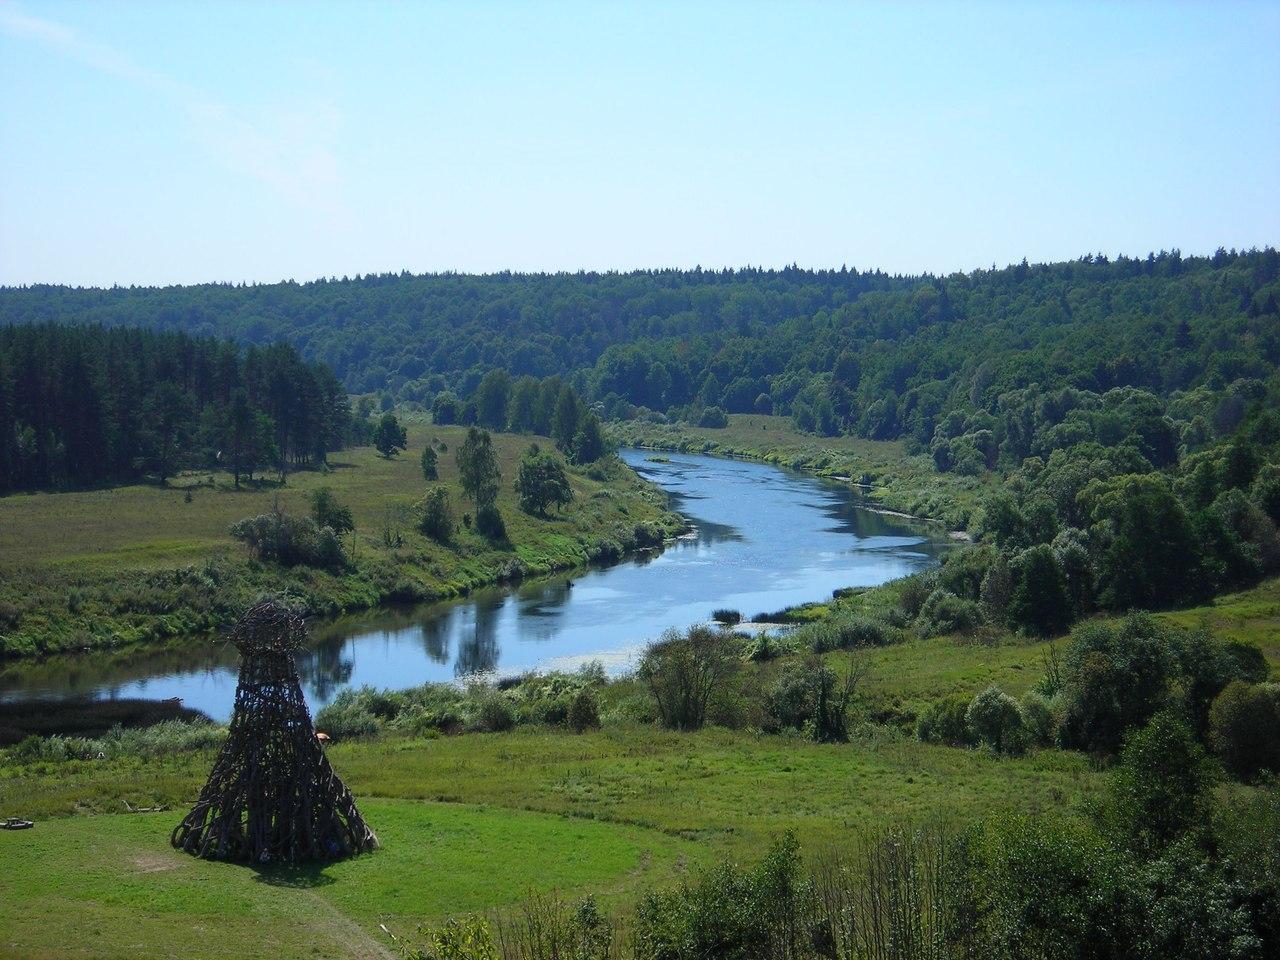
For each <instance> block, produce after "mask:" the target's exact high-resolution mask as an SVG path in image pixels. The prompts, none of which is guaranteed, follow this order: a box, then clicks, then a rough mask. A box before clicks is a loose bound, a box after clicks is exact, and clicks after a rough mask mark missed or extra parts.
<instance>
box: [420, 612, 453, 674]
mask: <svg viewBox="0 0 1280 960" xmlns="http://www.w3.org/2000/svg"><path fill="white" fill-rule="evenodd" d="M457 615H458V611H457V608H454V609H451V610H450V611H449V612H448V614H447V615H445V616H431V617H427V618H426V619H425V620H423V621H422V623H420V624H419V625H418V631H419V632H418V636H419V638H420V639H421V641H422V649H423V651H424V652H425V653H426V655H427V656H428V657H429V658H430V659H431V660H433V661H435V662H436V663H448V662H449V623H450V622H451V621H452V620H453V619H454V618H455V617H456V616H457Z"/></svg>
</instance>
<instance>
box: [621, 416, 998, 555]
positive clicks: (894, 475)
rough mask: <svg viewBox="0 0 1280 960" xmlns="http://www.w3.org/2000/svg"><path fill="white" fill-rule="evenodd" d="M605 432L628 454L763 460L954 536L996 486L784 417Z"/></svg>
mask: <svg viewBox="0 0 1280 960" xmlns="http://www.w3.org/2000/svg"><path fill="white" fill-rule="evenodd" d="M608 430H609V434H610V436H611V437H612V438H613V439H614V440H615V441H616V442H617V443H619V444H622V445H624V446H629V447H637V448H640V449H649V450H664V451H672V452H678V453H707V454H714V455H716V456H723V457H737V458H741V459H746V460H758V461H761V462H763V463H772V464H776V465H777V466H782V467H788V468H790V469H793V470H803V471H806V472H809V473H813V474H816V475H818V476H821V477H825V478H827V479H830V480H836V481H840V482H843V483H848V484H850V485H852V486H854V487H856V488H858V489H859V490H861V491H862V493H863V494H864V495H865V497H866V499H867V501H868V508H869V509H882V510H886V511H889V512H890V514H891V515H898V516H903V517H909V518H911V519H919V520H927V521H930V522H934V523H940V524H944V525H945V526H946V527H947V528H948V530H951V531H961V532H963V531H965V530H967V529H968V528H969V527H970V525H971V523H972V521H973V519H974V515H975V510H976V508H977V506H978V503H979V501H980V500H981V499H982V497H983V496H984V495H985V494H986V493H987V492H989V491H990V490H992V489H994V488H995V487H996V486H997V485H998V482H999V481H998V478H997V477H996V475H995V474H992V473H987V474H983V475H980V476H975V477H965V476H960V475H958V474H954V473H940V472H939V471H938V470H936V469H935V468H934V465H933V461H932V460H931V459H930V458H929V457H928V456H924V455H915V456H912V455H911V454H909V453H907V451H906V448H905V446H904V445H903V443H902V441H899V440H893V441H886V440H866V439H863V438H861V437H847V436H841V437H819V436H814V435H813V434H807V433H802V432H801V431H799V430H797V429H796V428H795V425H794V424H792V422H791V421H790V419H788V418H786V417H772V416H764V415H762V414H731V415H730V416H729V425H728V426H727V427H721V428H712V427H693V426H689V425H687V424H655V423H648V422H646V421H641V420H626V421H615V422H612V423H610V424H609V425H608Z"/></svg>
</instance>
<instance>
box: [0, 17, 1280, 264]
mask: <svg viewBox="0 0 1280 960" xmlns="http://www.w3.org/2000/svg"><path fill="white" fill-rule="evenodd" d="M1277 243H1280V3H1276V2H1271V3H1228V2H1218V3H1204V4H1170V3H1154V2H1152V3H1139V2H1134V3H1099V4H1091V3H1084V2H1073V3H1062V4H1054V3H1017V4H1015V3H996V4H976V3H965V4H960V3H956V4H946V5H943V4H899V3H895V4H837V3H812V4H806V3H797V2H787V3H783V2H779V3H769V4H766V3H749V2H746V3H744V2H736V3H723V4H720V3H674V2H673V3H644V4H641V3H636V4H612V3H600V2H597V3H583V4H570V3H545V4H543V3H533V2H522V3H483V2H481V3H465V4H464V3H461V2H458V3H451V4H443V3H442V4H428V3H385V4H374V3H368V2H364V3H356V2H352V3H315V2H308V3H305V4H303V3H283V4H275V5H267V4H262V3H247V2H245V3H227V2H218V3H212V2H206V3H199V4H186V3H175V2H159V0H157V2H150V3H119V2H95V3H88V2H79V3H37V2H32V0H25V2H11V0H0V283H4V284H16V283H29V282H38V281H44V282H64V283H74V284H110V283H115V282H118V283H124V284H128V283H176V282H195V281H203V280H232V281H240V280H265V281H273V280H278V279H282V278H286V277H293V278H297V279H310V278H313V277H317V276H341V275H344V274H356V273H364V272H374V271H384V270H401V269H409V270H413V271H428V270H449V269H452V270H463V271H491V270H501V269H514V270H576V269H580V268H587V269H608V268H617V269H627V268H632V267H649V266H684V267H688V266H693V265H695V264H702V265H703V266H724V265H729V266H740V265H744V264H763V265H771V266H780V265H783V264H787V263H791V262H793V261H794V262H797V263H799V264H802V265H805V266H839V265H840V264H842V263H845V264H849V265H851V266H858V267H862V268H867V267H882V268H884V269H887V270H891V271H903V272H917V271H922V270H930V271H934V272H949V271H952V270H960V269H972V268H974V267H979V266H987V265H990V264H991V263H993V262H994V263H998V264H1001V265H1003V264H1005V263H1009V262H1014V261H1017V260H1019V259H1021V258H1022V257H1024V256H1025V257H1028V258H1029V259H1031V260H1054V259H1063V258H1069V257H1074V256H1077V255H1079V254H1081V253H1084V252H1086V251H1103V252H1106V253H1109V254H1114V253H1117V252H1125V253H1129V254H1144V253H1145V252H1146V251H1148V250H1149V249H1157V250H1158V249H1160V248H1173V247H1179V248H1181V249H1182V250H1183V251H1184V252H1187V253H1200V252H1208V251H1212V250H1213V249H1214V248H1215V247H1217V246H1219V245H1223V246H1227V247H1231V246H1235V247H1249V246H1254V245H1258V246H1261V245H1264V244H1273V245H1274V244H1277Z"/></svg>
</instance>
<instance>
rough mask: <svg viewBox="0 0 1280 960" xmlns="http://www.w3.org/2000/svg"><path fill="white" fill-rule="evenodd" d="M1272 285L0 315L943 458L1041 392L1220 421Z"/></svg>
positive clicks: (1277, 267)
mask: <svg viewBox="0 0 1280 960" xmlns="http://www.w3.org/2000/svg"><path fill="white" fill-rule="evenodd" d="M1278 298H1280V253H1277V251H1276V250H1274V249H1271V248H1267V249H1265V250H1262V251H1248V252H1239V253H1238V252H1235V251H1226V250H1219V251H1218V252H1217V253H1215V254H1214V255H1213V256H1211V257H1182V256H1181V255H1180V254H1179V253H1178V252H1177V251H1174V252H1172V253H1165V252H1162V253H1160V254H1158V255H1157V254H1149V255H1148V256H1146V257H1143V258H1128V257H1120V258H1116V259H1114V260H1109V259H1107V258H1105V257H1102V256H1086V257H1082V258H1080V259H1079V260H1075V261H1071V262H1066V263H1056V264H1043V265H1030V264H1027V263H1025V262H1023V263H1021V264H1018V265H1016V266H1012V267H1008V268H1006V269H1000V270H997V269H991V270H978V271H975V272H973V273H969V274H952V275H949V276H945V277H941V276H929V275H925V276H915V277H909V276H890V275H887V274H885V273H883V272H880V271H874V272H859V271H857V270H849V269H841V270H838V271H813V270H801V269H798V268H794V267H792V268H788V269H785V270H778V271H774V270H759V269H744V270H725V271H704V270H691V271H678V270H662V271H640V272H633V273H625V274H621V273H604V274H599V273H577V274H553V275H524V274H491V275H484V276H470V275H459V274H438V275H425V276H415V275H410V274H383V275H376V276H374V275H370V276H365V277H357V278H355V279H346V278H344V279H342V280H320V281H316V282H313V283H305V284H298V283H293V282H288V283H281V284H274V285H255V286H243V285H240V286H234V285H226V284H221V285H220V284H210V285H202V286H190V287H167V288H138V287H130V288H119V287H117V288H111V289H101V290H100V289H79V288H68V287H53V286H31V287H22V288H7V289H3V290H0V323H3V322H9V323H41V322H48V321H56V322H77V323H99V324H104V325H108V326H116V325H133V324H140V325H143V326H148V327H153V328H159V329H165V330H181V331H185V332H188V333H192V334H195V335H206V336H207V335H214V336H220V337H230V338H232V339H235V340H237V341H240V342H243V343H248V344H269V343H275V342H277V341H284V342H287V343H289V344H291V345H293V346H294V347H295V348H296V349H297V350H298V351H299V352H300V354H301V355H302V356H303V357H305V358H307V359H309V360H312V361H318V362H322V363H324V364H326V365H328V366H329V367H330V368H332V369H333V371H334V372H335V373H336V374H337V376H338V377H339V378H341V380H342V381H343V383H344V384H345V386H346V387H347V389H348V390H349V391H351V392H354V393H368V392H385V393H387V394H388V395H389V396H390V397H391V398H392V399H393V400H395V401H398V402H409V403H422V404H430V403H431V402H432V400H433V399H434V397H435V396H436V394H438V393H440V392H441V391H443V390H446V389H448V390H451V391H452V392H454V393H456V394H458V395H459V396H461V397H464V398H465V397H468V396H470V394H471V393H472V392H473V391H474V390H475V388H476V387H477V386H478V385H479V383H480V380H481V379H482V378H483V376H484V375H485V373H487V372H488V371H490V370H492V369H495V368H500V369H504V370H506V371H508V372H509V373H510V374H511V375H512V376H513V377H519V376H522V375H530V376H535V377H547V376H551V375H560V376H563V377H565V378H566V379H567V380H568V381H570V382H571V383H572V384H573V385H574V386H575V387H576V388H577V389H578V391H579V392H580V393H582V394H583V395H584V396H587V397H588V398H590V399H592V400H595V401H597V402H600V403H601V404H603V407H604V411H605V412H606V413H607V414H608V415H609V416H612V417H621V416H629V415H636V414H637V413H638V414H639V415H653V416H666V417H672V418H684V419H690V420H697V419H700V418H701V417H702V415H703V412H704V411H705V410H706V409H713V410H714V409H717V408H718V409H723V410H726V411H728V412H730V413H734V412H752V411H755V412H772V413H779V414H783V415H791V416H794V417H795V418H796V421H797V423H798V424H799V425H800V426H802V427H803V428H805V429H809V430H813V431H816V432H820V433H856V434H860V435H863V436H868V437H876V438H883V439H892V438H897V437H906V438H909V439H910V440H911V441H912V442H913V443H914V444H917V445H919V446H921V447H927V446H930V445H934V444H935V442H936V448H941V447H942V446H945V447H946V449H945V450H943V451H942V452H941V453H939V454H938V459H939V465H940V466H943V467H944V468H948V469H949V468H952V467H953V466H957V465H958V466H960V468H961V469H973V468H974V467H975V466H976V458H977V457H978V456H982V457H984V458H986V459H987V460H992V459H994V458H999V457H1001V456H1005V457H1006V459H1008V460H1009V461H1010V462H1013V463H1015V464H1016V463H1017V462H1018V461H1019V460H1020V458H1021V457H1022V456H1025V455H1026V454H1027V453H1029V452H1035V451H1034V450H1033V447H1034V436H1033V434H1034V427H1035V425H1032V427H1033V429H1032V432H1031V433H1030V434H1028V433H1027V423H1026V421H1027V419H1028V418H1029V417H1031V416H1033V415H1035V414H1036V413H1037V411H1036V410H1035V400H1034V397H1035V396H1037V395H1039V394H1040V393H1042V392H1046V391H1050V390H1056V389H1063V388H1068V389H1071V390H1074V391H1081V392H1083V393H1085V394H1092V395H1098V396H1101V395H1103V394H1106V393H1107V392H1108V391H1111V390H1114V389H1121V390H1141V391H1146V392H1149V393H1150V394H1152V395H1154V396H1156V397H1159V398H1169V397H1171V396H1172V395H1173V394H1175V393H1178V392H1182V393H1188V394H1190V395H1191V399H1189V400H1186V401H1184V402H1183V404H1182V406H1181V407H1180V408H1179V409H1178V410H1175V411H1174V413H1175V414H1178V415H1179V419H1185V421H1186V423H1188V424H1194V429H1196V430H1204V429H1206V428H1214V427H1217V428H1219V429H1221V427H1222V426H1223V424H1224V423H1225V422H1229V421H1230V420H1232V418H1235V419H1236V420H1237V421H1238V419H1239V417H1240V415H1241V413H1242V411H1241V410H1240V406H1241V404H1243V403H1247V402H1248V400H1249V399H1250V397H1251V395H1252V394H1253V393H1256V392H1257V389H1258V388H1257V386H1256V384H1254V383H1253V381H1264V380H1266V379H1267V378H1268V377H1269V376H1270V375H1271V374H1272V373H1273V372H1274V370H1275V369H1276V364H1277V362H1278V361H1280V307H1278V306H1277V299H1278ZM1241 381H1243V383H1241ZM1019 391H1029V392H1028V393H1019ZM1086 402H1087V403H1091V402H1092V401H1086ZM1028 405H1029V406H1030V408H1031V409H1027V407H1028ZM649 411H652V414H650V413H648V412H649ZM1047 413H1048V414H1049V416H1050V418H1052V417H1053V416H1060V417H1066V416H1067V414H1068V413H1070V410H1069V409H1068V410H1066V411H1061V410H1057V409H1050V410H1049V411H1047ZM975 414H976V415H977V416H976V417H975V416H974V415H975ZM1182 414H1185V415H1186V416H1185V418H1184V417H1182V416H1181V415H1182ZM713 417H714V414H713ZM1197 417H1198V418H1200V420H1199V421H1197ZM1059 422H1060V420H1059ZM1048 425H1049V426H1051V427H1052V426H1057V425H1058V423H1048ZM1067 429H1071V430H1078V427H1076V426H1074V425H1073V426H1071V427H1069V428H1067ZM988 430H989V431H991V433H992V434H993V435H994V436H993V437H992V438H988V437H986V436H985V434H983V431H988ZM965 438H967V439H965ZM1006 438H1011V444H1010V445H1009V446H1006V445H1005V444H1004V442H1003V441H1004V440H1005V439H1006ZM993 440H994V442H992V441H993ZM955 441H960V442H958V443H957V442H955ZM971 448H972V449H971ZM1041 452H1043V451H1041Z"/></svg>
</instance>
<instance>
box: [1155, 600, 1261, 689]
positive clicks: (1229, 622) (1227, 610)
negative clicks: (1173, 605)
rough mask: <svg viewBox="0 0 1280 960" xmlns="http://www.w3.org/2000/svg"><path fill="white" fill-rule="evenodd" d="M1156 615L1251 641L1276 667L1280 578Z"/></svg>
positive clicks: (1222, 636)
mask: <svg viewBox="0 0 1280 960" xmlns="http://www.w3.org/2000/svg"><path fill="white" fill-rule="evenodd" d="M1158 616H1159V617H1160V618H1161V619H1162V620H1167V621H1169V622H1170V623H1176V624H1178V625H1179V626H1182V627H1188V628H1193V629H1201V630H1208V631H1209V632H1210V633H1213V634H1216V635H1217V636H1219V637H1221V638H1223V639H1224V640H1242V641H1244V642H1245V643H1251V644H1253V645H1254V646H1256V647H1259V648H1261V650H1262V652H1263V653H1264V654H1266V657H1267V660H1268V661H1269V662H1270V663H1271V669H1272V670H1273V671H1275V670H1280V578H1277V579H1272V580H1267V581H1264V582H1263V583H1261V584H1259V585H1258V586H1256V587H1253V588H1252V589H1250V590H1243V591H1241V592H1240V593H1229V594H1224V595H1223V596H1221V597H1216V598H1215V599H1213V600H1212V601H1210V602H1209V603H1207V604H1205V605H1204V606H1201V607H1192V608H1191V609H1189V610H1175V611H1171V612H1169V613H1161V614H1158Z"/></svg>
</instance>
